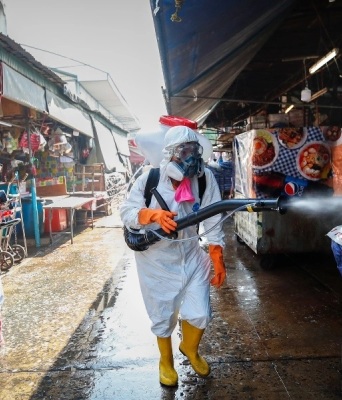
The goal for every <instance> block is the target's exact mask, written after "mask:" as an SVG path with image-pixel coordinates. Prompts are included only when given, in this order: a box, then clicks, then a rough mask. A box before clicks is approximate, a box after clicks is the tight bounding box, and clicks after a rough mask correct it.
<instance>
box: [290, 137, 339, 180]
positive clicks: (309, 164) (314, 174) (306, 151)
mask: <svg viewBox="0 0 342 400" xmlns="http://www.w3.org/2000/svg"><path fill="white" fill-rule="evenodd" d="M297 168H298V170H299V172H300V174H301V175H302V176H303V177H304V178H306V179H309V180H312V181H318V180H320V179H326V178H327V176H328V173H329V171H330V169H331V163H330V148H329V147H328V146H327V145H326V144H324V143H323V142H311V143H308V144H307V145H306V146H304V147H303V148H302V149H301V150H300V152H299V153H298V155H297Z"/></svg>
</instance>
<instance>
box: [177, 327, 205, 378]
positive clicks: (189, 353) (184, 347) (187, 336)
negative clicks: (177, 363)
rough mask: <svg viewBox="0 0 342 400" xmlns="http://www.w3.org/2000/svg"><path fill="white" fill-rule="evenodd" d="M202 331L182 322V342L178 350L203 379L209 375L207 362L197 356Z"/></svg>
mask: <svg viewBox="0 0 342 400" xmlns="http://www.w3.org/2000/svg"><path fill="white" fill-rule="evenodd" d="M203 333H204V329H198V328H196V327H195V326H193V325H190V324H189V322H187V321H182V341H181V343H180V345H179V350H180V352H181V353H182V354H184V355H185V356H186V357H187V358H188V360H189V361H190V364H191V366H192V368H193V369H194V371H195V372H196V373H197V374H198V375H199V376H201V377H202V378H205V377H206V376H208V375H209V374H210V366H209V365H208V363H207V361H206V360H205V359H204V358H203V357H201V356H200V355H199V354H198V346H199V343H200V341H201V338H202V335H203Z"/></svg>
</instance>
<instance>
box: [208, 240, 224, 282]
mask: <svg viewBox="0 0 342 400" xmlns="http://www.w3.org/2000/svg"><path fill="white" fill-rule="evenodd" d="M209 255H210V258H211V261H212V263H213V267H214V273H215V276H214V277H213V278H212V279H211V281H210V283H211V284H212V285H213V286H215V287H217V288H219V287H221V286H222V284H223V283H224V280H225V278H226V267H225V265H224V262H223V254H222V247H221V246H220V245H218V244H209Z"/></svg>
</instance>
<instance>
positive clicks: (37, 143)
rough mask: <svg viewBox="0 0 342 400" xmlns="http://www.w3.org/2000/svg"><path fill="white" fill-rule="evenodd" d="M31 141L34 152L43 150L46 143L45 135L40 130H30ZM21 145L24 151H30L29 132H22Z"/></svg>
mask: <svg viewBox="0 0 342 400" xmlns="http://www.w3.org/2000/svg"><path fill="white" fill-rule="evenodd" d="M30 142H31V150H32V151H33V152H35V151H39V150H43V149H44V147H45V145H46V140H45V138H44V136H43V135H42V134H41V133H40V132H38V131H37V130H34V131H31V132H30ZM19 147H21V148H22V150H23V152H24V153H27V154H28V153H29V144H28V134H27V132H26V131H24V133H23V134H22V136H21V138H20V141H19Z"/></svg>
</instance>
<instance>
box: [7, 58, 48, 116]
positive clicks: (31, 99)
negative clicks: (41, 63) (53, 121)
mask: <svg viewBox="0 0 342 400" xmlns="http://www.w3.org/2000/svg"><path fill="white" fill-rule="evenodd" d="M1 70H2V96H3V97H5V98H6V99H9V100H12V101H14V102H16V103H18V104H21V105H23V106H26V107H29V108H33V109H35V110H38V111H40V112H45V113H46V112H47V107H46V101H45V90H44V88H43V87H41V86H39V85H37V84H36V83H34V82H33V81H31V80H30V79H28V78H26V77H25V76H24V75H22V74H20V73H19V72H17V71H15V70H14V69H13V68H11V67H9V66H8V65H7V64H5V63H3V62H2V63H1Z"/></svg>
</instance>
